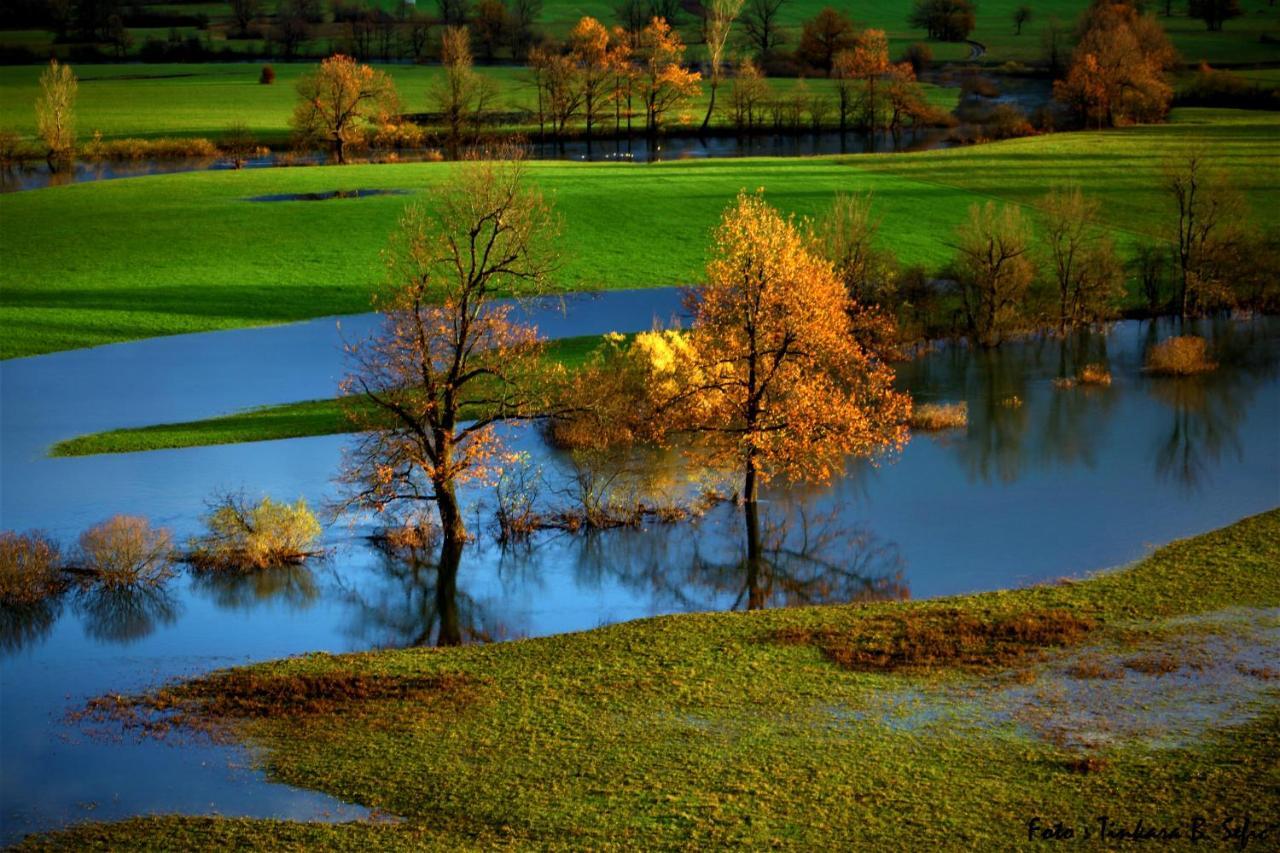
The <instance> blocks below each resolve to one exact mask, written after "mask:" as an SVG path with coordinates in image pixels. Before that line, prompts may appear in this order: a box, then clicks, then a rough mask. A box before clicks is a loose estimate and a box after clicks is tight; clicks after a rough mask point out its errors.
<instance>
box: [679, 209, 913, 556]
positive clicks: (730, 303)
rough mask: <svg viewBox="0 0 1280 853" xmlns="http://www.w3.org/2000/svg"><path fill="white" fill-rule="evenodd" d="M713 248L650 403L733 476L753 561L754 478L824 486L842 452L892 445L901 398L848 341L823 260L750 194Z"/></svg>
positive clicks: (839, 291) (904, 408) (888, 372)
mask: <svg viewBox="0 0 1280 853" xmlns="http://www.w3.org/2000/svg"><path fill="white" fill-rule="evenodd" d="M715 246H716V254H715V257H714V259H713V260H712V261H711V263H710V264H709V265H708V267H707V285H706V287H705V288H704V289H702V290H701V291H700V292H698V293H696V294H694V295H692V296H691V297H690V302H689V306H688V307H689V310H690V311H691V313H692V315H693V323H692V329H691V331H690V333H689V342H690V347H689V350H688V353H689V354H688V356H687V357H686V358H685V359H684V360H683V363H680V362H679V361H677V362H676V363H675V364H673V365H672V366H671V370H670V371H668V372H669V373H674V374H675V375H676V376H677V377H678V379H677V381H676V382H675V384H674V386H673V387H674V388H675V389H676V390H675V393H674V394H671V395H670V396H668V398H667V399H666V400H663V401H660V403H659V409H660V411H663V412H664V413H665V415H666V416H667V417H669V418H670V424H672V425H674V426H675V427H676V428H677V429H682V430H685V431H688V432H690V433H693V434H696V435H697V436H699V438H700V439H701V443H700V448H701V449H702V450H704V451H705V452H707V453H708V454H709V457H708V459H707V461H708V462H709V463H710V464H711V465H712V466H713V467H717V468H721V469H726V470H733V469H736V470H737V471H738V472H739V475H740V476H741V478H742V480H741V482H742V492H741V497H742V501H743V504H744V508H745V510H746V521H747V542H748V560H749V561H753V560H758V559H759V558H760V535H759V516H758V510H757V506H758V504H757V502H758V500H759V494H760V486H761V484H762V483H766V482H768V481H770V480H772V479H775V478H785V479H795V480H804V481H807V482H812V483H825V482H829V481H830V479H831V478H832V477H833V476H835V475H836V474H837V473H838V472H839V471H841V470H842V469H843V467H844V464H845V461H846V460H847V459H848V458H849V457H851V456H861V457H873V456H875V455H877V454H879V453H881V452H884V451H887V450H890V449H895V448H898V447H901V446H902V444H903V443H905V441H906V437H907V431H906V427H905V422H906V420H907V417H908V416H909V414H910V399H909V398H908V397H907V396H905V395H903V394H901V393H899V392H897V391H895V390H894V389H893V370H892V369H891V368H890V367H889V366H888V365H886V364H884V363H883V362H881V361H879V360H877V359H876V358H875V357H874V355H872V354H871V353H868V352H867V351H866V350H864V349H863V348H862V347H861V346H860V345H859V344H858V342H857V339H856V338H855V336H854V334H853V325H852V321H851V319H850V315H849V311H848V309H849V299H848V296H847V294H846V292H845V286H844V284H843V283H842V282H841V281H840V280H839V279H838V278H837V277H836V275H835V271H834V270H833V269H832V267H831V265H830V264H829V263H828V262H827V261H825V260H823V259H822V258H820V257H819V256H818V255H817V254H815V253H814V252H813V251H811V250H810V248H809V247H808V245H807V244H806V240H805V238H804V236H803V234H802V233H801V231H800V229H799V228H797V227H796V225H795V223H794V222H792V221H790V220H788V219H784V218H783V217H782V216H781V215H780V214H779V213H778V212H777V211H776V210H774V209H773V208H772V207H770V206H769V205H768V204H767V203H766V202H765V200H764V199H763V198H762V197H761V196H760V195H749V194H747V193H745V192H744V193H742V194H740V195H739V196H738V199H737V200H736V201H735V202H734V204H733V205H731V206H730V207H729V209H728V210H726V211H725V214H724V217H723V218H722V220H721V222H720V226H719V228H718V229H717V230H716V234H715ZM660 396H661V395H660Z"/></svg>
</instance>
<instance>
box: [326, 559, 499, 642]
mask: <svg viewBox="0 0 1280 853" xmlns="http://www.w3.org/2000/svg"><path fill="white" fill-rule="evenodd" d="M377 552H378V557H377V560H376V562H375V565H374V566H373V574H374V577H375V581H374V583H373V584H372V585H371V586H372V589H359V590H357V589H348V590H347V591H346V599H347V602H348V604H349V605H350V607H351V617H350V623H349V627H348V631H347V633H348V635H349V636H351V637H353V638H355V639H358V640H359V641H360V642H361V644H362V645H367V646H369V647H371V648H405V647H409V646H456V645H460V644H462V643H472V642H492V641H495V640H502V639H507V638H508V636H509V635H508V634H507V632H506V631H505V630H503V629H502V628H501V627H498V626H491V625H489V624H487V623H488V622H489V618H488V614H486V613H485V611H484V608H482V607H481V606H480V604H479V603H478V602H477V601H476V600H475V599H473V598H472V597H471V596H469V595H467V594H466V593H465V592H459V590H458V568H459V565H460V557H461V554H457V555H453V556H449V555H444V556H443V559H431V558H429V557H428V555H427V554H426V553H424V552H423V551H422V550H419V549H408V550H402V551H399V552H396V551H392V550H388V549H382V548H379V549H377Z"/></svg>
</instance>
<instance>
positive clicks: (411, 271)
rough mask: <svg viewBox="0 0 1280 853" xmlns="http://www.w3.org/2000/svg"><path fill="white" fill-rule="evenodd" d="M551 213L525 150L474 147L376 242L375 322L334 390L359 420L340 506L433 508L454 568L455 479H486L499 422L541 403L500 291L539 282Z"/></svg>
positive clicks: (461, 525) (528, 336)
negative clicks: (352, 402)
mask: <svg viewBox="0 0 1280 853" xmlns="http://www.w3.org/2000/svg"><path fill="white" fill-rule="evenodd" d="M558 232H559V222H558V220H557V218H556V216H555V214H554V212H553V211H552V210H551V208H550V206H549V205H548V204H547V202H546V201H544V199H543V197H542V195H541V193H540V192H539V191H538V189H537V188H536V187H534V186H529V185H528V184H527V181H526V178H525V164H524V161H523V154H522V150H521V149H519V148H516V147H508V148H505V149H502V150H499V151H496V152H494V151H490V152H481V153H474V152H473V153H472V154H470V155H468V157H467V159H466V160H464V161H463V162H462V163H461V164H459V165H458V166H457V167H455V169H454V171H453V172H452V173H451V174H450V175H449V177H448V178H447V179H446V180H445V181H444V182H443V183H441V184H439V185H437V186H435V187H434V188H432V189H431V190H430V191H429V193H428V197H427V198H426V199H425V200H424V201H423V202H421V203H414V204H411V205H410V206H409V207H408V208H406V210H405V213H404V216H403V217H402V218H401V221H400V225H399V228H398V229H397V230H396V232H395V233H394V234H393V236H392V242H391V245H390V248H389V249H388V250H387V252H386V259H387V265H388V270H389V273H390V277H391V282H392V285H391V289H390V291H389V292H388V293H386V294H385V295H384V296H383V297H382V298H380V299H379V300H378V305H379V310H380V312H381V313H382V315H383V329H382V332H381V333H380V334H379V335H378V336H376V337H374V338H372V339H370V340H368V341H364V342H361V343H358V344H353V345H351V346H350V347H349V348H348V349H349V353H350V357H351V359H352V361H353V363H354V369H353V371H352V373H351V375H350V376H349V377H348V378H347V379H346V381H345V382H344V390H345V391H346V392H347V393H348V394H351V395H353V396H355V397H358V398H359V399H361V400H363V401H365V406H363V407H352V417H354V418H355V419H356V420H357V421H358V423H359V425H360V426H361V427H362V428H364V429H367V430H369V431H368V432H364V433H362V435H361V438H360V439H359V440H358V441H357V443H356V444H355V446H354V447H353V449H352V450H351V452H350V453H349V454H348V456H347V458H346V460H345V462H344V469H343V474H342V481H343V483H344V484H345V485H346V487H347V498H346V503H345V505H346V506H347V507H348V508H351V509H360V510H367V511H373V512H376V513H395V512H398V511H402V510H406V509H407V510H408V511H409V512H410V513H413V512H414V511H415V510H417V509H420V508H426V507H430V506H432V505H434V506H435V509H436V513H437V515H438V518H439V522H440V530H441V535H442V551H441V560H440V562H441V566H444V567H447V566H452V567H453V568H454V569H456V567H457V565H458V561H459V559H460V557H461V553H462V548H463V546H464V545H465V543H466V541H467V529H466V524H465V521H464V518H463V513H462V506H461V503H460V501H459V496H458V487H459V486H460V485H461V484H464V483H466V482H468V481H473V480H481V481H483V480H488V479H491V478H492V477H494V476H496V475H497V474H498V473H499V472H500V470H501V467H502V465H503V463H504V461H505V459H506V451H505V449H504V446H503V441H502V438H501V436H500V435H499V434H498V432H497V431H496V430H495V426H496V424H497V423H498V422H499V421H502V420H510V419H520V418H528V417H532V416H535V415H537V414H539V413H541V412H543V411H545V408H544V407H543V406H542V404H541V400H540V398H539V395H538V394H537V393H536V392H535V391H534V390H532V389H533V388H534V386H535V383H534V382H533V381H532V380H533V375H534V373H535V371H536V370H537V369H538V366H539V364H540V359H539V355H540V352H541V345H540V342H539V340H538V337H537V331H536V329H534V328H532V327H530V326H527V325H522V324H520V323H518V322H516V321H514V320H513V319H512V318H511V316H510V312H511V307H510V306H509V305H499V304H496V303H495V301H494V300H495V297H496V296H498V295H499V294H500V293H504V292H510V291H516V292H520V293H523V294H535V293H539V292H543V291H544V290H545V289H546V287H547V283H548V274H549V273H550V272H551V270H552V269H553V268H554V265H555V254H554V244H555V240H556V237H557V235H558Z"/></svg>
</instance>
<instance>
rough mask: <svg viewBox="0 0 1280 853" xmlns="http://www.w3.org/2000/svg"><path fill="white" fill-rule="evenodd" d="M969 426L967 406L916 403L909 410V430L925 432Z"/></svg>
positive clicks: (964, 404)
mask: <svg viewBox="0 0 1280 853" xmlns="http://www.w3.org/2000/svg"><path fill="white" fill-rule="evenodd" d="M968 425H969V404H968V403H965V402H960V403H918V404H916V405H915V406H914V407H912V409H911V428H912V429H918V430H925V431H934V430H944V429H964V428H965V427H966V426H968Z"/></svg>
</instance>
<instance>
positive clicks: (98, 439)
mask: <svg viewBox="0 0 1280 853" xmlns="http://www.w3.org/2000/svg"><path fill="white" fill-rule="evenodd" d="M600 342H601V339H600V338H598V337H595V336H593V335H589V336H586V337H578V338H559V339H557V340H553V341H549V342H548V343H547V347H546V352H545V357H546V358H547V359H548V360H551V361H555V362H558V363H560V364H562V365H564V366H565V367H566V368H569V369H570V370H572V369H573V368H575V367H578V366H579V365H581V364H582V363H583V362H585V361H586V359H587V356H588V355H589V354H590V353H591V352H592V351H593V350H595V349H596V348H597V347H598V346H599V345H600ZM352 407H359V408H361V409H362V412H361V414H362V415H365V416H367V415H371V414H373V413H374V410H373V409H372V407H368V406H364V405H362V403H361V402H360V400H359V398H355V399H351V398H348V399H341V398H334V399H327V400H304V401H301V402H298V403H285V404H283V405H279V406H263V407H261V408H255V409H249V410H247V411H242V412H233V413H231V414H228V415H221V416H219V417H214V418H206V419H204V420H199V421H186V422H183V423H171V424H154V425H152V426H144V427H132V428H128V429H115V430H109V431H106V432H97V433H91V434H89V435H82V436H78V437H76V438H71V439H68V440H66V441H60V442H58V443H57V444H56V445H54V446H53V447H52V448H50V450H49V455H50V456H93V455H95V454H99V453H137V452H140V451H145V450H170V449H174V448H179V447H208V446H210V445H215V444H239V443H242V442H246V441H275V440H277V439H283V438H303V437H306V436H315V435H336V434H338V433H346V432H351V431H352V430H353V422H352V420H351V417H350V415H351V412H352ZM461 414H462V416H463V417H464V418H472V417H475V416H476V414H477V412H476V411H473V410H472V409H468V408H464V409H463V411H462V413H461Z"/></svg>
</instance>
